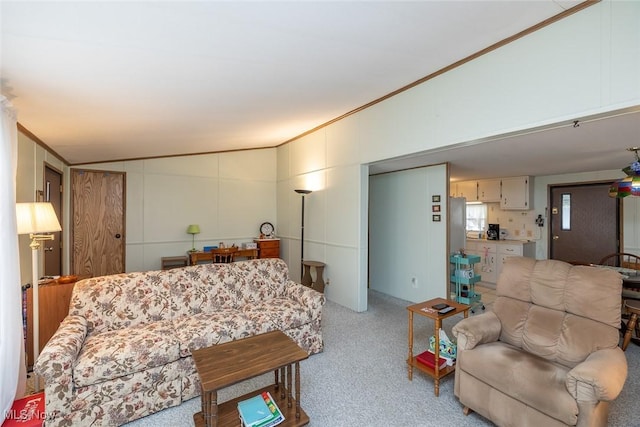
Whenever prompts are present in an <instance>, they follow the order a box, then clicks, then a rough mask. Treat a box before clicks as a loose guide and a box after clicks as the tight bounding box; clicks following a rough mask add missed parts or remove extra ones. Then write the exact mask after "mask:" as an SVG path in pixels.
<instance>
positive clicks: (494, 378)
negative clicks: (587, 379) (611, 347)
mask: <svg viewBox="0 0 640 427" xmlns="http://www.w3.org/2000/svg"><path fill="white" fill-rule="evenodd" d="M456 369H461V370H463V371H464V372H467V373H468V374H470V375H472V376H474V377H475V378H477V379H479V380H480V381H482V382H484V383H486V384H488V385H489V386H491V387H493V388H495V389H497V390H499V391H501V392H502V393H504V394H506V395H508V396H511V397H512V398H514V399H516V400H518V401H520V402H522V403H524V404H525V405H527V406H530V407H533V408H536V409H537V410H539V411H541V412H543V413H545V414H547V415H548V416H550V417H552V418H555V419H557V420H560V421H561V422H563V423H565V424H567V425H575V424H576V422H577V419H578V405H577V402H576V401H575V400H574V399H573V397H571V395H570V394H569V392H568V390H567V388H566V386H565V379H566V376H567V373H568V372H569V369H568V368H566V367H564V366H561V365H558V364H556V363H552V362H549V361H547V360H545V359H543V358H541V357H538V356H536V355H533V354H529V353H526V352H524V351H522V350H520V349H517V348H515V347H513V346H511V345H508V344H504V343H501V342H494V343H489V344H484V345H481V346H478V347H476V348H474V349H473V350H465V351H462V352H460V353H459V355H458V366H457V368H456Z"/></svg>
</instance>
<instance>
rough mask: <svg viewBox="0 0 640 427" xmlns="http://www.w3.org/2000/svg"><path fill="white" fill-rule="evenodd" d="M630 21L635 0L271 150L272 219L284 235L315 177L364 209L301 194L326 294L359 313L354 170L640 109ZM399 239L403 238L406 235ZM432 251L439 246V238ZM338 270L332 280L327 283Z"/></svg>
mask: <svg viewBox="0 0 640 427" xmlns="http://www.w3.org/2000/svg"><path fill="white" fill-rule="evenodd" d="M637 22H640V2H617V1H616V2H611V1H603V2H600V3H598V4H596V5H594V6H591V7H589V8H587V9H585V10H583V11H581V12H578V13H576V14H574V15H571V16H569V17H567V18H565V19H563V20H562V21H560V22H557V23H554V24H552V25H551V26H548V27H546V28H543V29H541V30H539V31H537V32H535V33H533V34H530V35H528V36H526V37H524V38H522V39H520V40H517V41H515V42H513V43H510V44H509V45H507V46H504V47H502V48H500V49H498V50H496V51H493V52H491V53H489V54H487V55H484V56H482V57H480V58H477V59H475V60H474V61H472V62H469V63H467V64H465V65H463V66H461V67H459V68H456V69H454V70H452V71H450V72H447V73H445V74H443V75H440V76H438V77H437V78H434V79H432V80H429V81H427V82H425V83H423V84H421V85H419V86H416V87H414V88H412V89H410V90H408V91H405V92H402V93H400V94H398V95H396V96H394V97H392V98H389V99H387V100H385V101H383V102H381V103H378V104H375V105H373V106H372V107H370V108H367V109H365V110H363V111H360V112H358V113H356V114H354V115H351V116H349V117H347V118H345V119H343V120H340V121H338V122H335V123H332V124H331V125H329V126H327V127H325V128H322V129H320V130H318V131H316V132H314V133H313V134H311V135H307V136H305V137H303V138H300V139H299V140H296V141H294V142H292V143H290V144H286V145H284V146H281V147H279V148H278V221H279V223H281V224H282V223H287V224H289V226H288V232H289V236H290V238H291V239H294V234H293V233H294V230H295V228H296V227H295V224H296V221H297V219H296V216H297V215H299V210H297V209H299V208H297V206H296V205H297V203H295V202H294V200H297V199H295V198H294V196H293V194H294V193H293V189H294V188H296V187H297V186H300V185H304V181H305V180H307V179H313V178H318V181H319V182H320V183H321V185H322V186H326V185H327V183H329V182H330V183H331V188H332V189H336V190H334V191H337V192H338V193H341V194H349V195H351V198H352V199H351V200H353V201H355V200H359V201H360V202H359V203H347V204H346V205H344V206H343V205H342V204H340V202H339V200H341V198H335V199H333V200H330V199H329V197H327V196H326V194H327V193H323V192H319V194H317V195H316V194H315V193H314V195H313V197H309V200H310V201H311V200H314V201H312V202H310V203H313V204H314V209H315V211H316V215H317V216H316V217H313V218H322V221H319V222H318V223H313V221H314V219H312V220H311V221H310V222H311V224H310V225H309V227H310V228H309V232H310V233H312V234H313V237H310V239H312V240H313V241H312V242H310V245H309V246H310V247H311V248H312V249H311V250H312V254H313V256H314V257H315V258H316V259H317V260H319V261H324V262H326V263H327V265H328V270H330V271H331V273H330V275H331V278H332V281H331V285H330V286H329V289H328V290H327V296H328V298H329V299H331V300H333V301H336V302H338V303H340V304H342V305H344V306H346V307H349V308H352V309H354V310H364V309H366V303H364V301H365V299H366V298H364V297H363V296H362V293H364V292H365V291H366V283H367V280H368V276H367V265H366V254H365V251H367V246H366V245H365V244H364V242H363V239H358V238H357V236H356V235H357V234H358V233H360V237H362V236H363V235H364V234H363V233H365V232H366V231H365V227H364V221H363V218H364V217H366V212H367V209H368V207H367V200H366V198H367V197H368V196H367V195H366V185H367V184H366V182H367V180H366V179H364V178H363V177H359V176H358V173H357V172H358V171H359V170H361V166H363V167H366V165H367V164H369V163H371V162H375V161H380V160H384V159H388V158H392V157H396V156H404V155H410V154H413V153H417V152H421V151H426V150H429V149H433V148H437V147H443V146H447V145H451V144H455V143H462V142H469V141H474V140H478V139H481V138H485V137H490V136H494V135H499V134H503V133H505V132H513V131H520V130H522V131H524V130H526V129H530V128H534V127H538V126H542V125H548V124H552V123H557V122H561V121H565V120H569V119H572V118H575V117H579V116H583V115H589V114H596V113H606V112H608V111H614V110H617V109H620V108H624V107H629V106H636V105H640V79H638V77H637V76H638V75H640V32H639V31H638V26H637ZM323 188H327V187H323ZM347 189H350V191H351V193H346V191H349V190H347ZM445 194H446V193H445ZM347 197H348V196H347ZM540 206H542V205H540ZM336 212H339V213H340V215H336V214H335V213H336ZM345 224H346V225H347V226H346V227H345ZM345 228H346V229H347V230H350V231H351V232H350V233H346V235H345V236H340V237H341V239H340V241H341V244H340V245H338V244H336V242H334V241H333V238H331V239H330V238H329V235H328V234H329V233H333V232H334V230H344V229H345ZM305 233H306V232H305ZM401 237H402V236H401ZM404 238H405V239H407V240H408V241H411V240H410V238H411V236H404ZM439 244H440V246H441V247H442V248H443V250H445V249H444V248H446V239H442V241H441V242H439ZM289 246H290V247H289V254H288V256H289V257H290V259H291V260H295V261H296V262H298V261H299V257H298V258H297V259H296V256H295V250H296V249H295V248H294V247H293V246H292V245H289ZM538 246H540V247H542V246H543V245H538ZM306 247H307V246H305V257H307V256H306V254H307V249H306ZM409 250H410V249H409ZM338 254H340V255H341V256H340V255H338ZM290 265H291V264H290ZM337 274H340V275H341V277H340V279H339V281H335V280H334V278H335V276H336V275H337ZM334 285H335V287H334ZM347 288H348V289H347Z"/></svg>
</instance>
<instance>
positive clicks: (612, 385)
mask: <svg viewBox="0 0 640 427" xmlns="http://www.w3.org/2000/svg"><path fill="white" fill-rule="evenodd" d="M627 369H628V368H627V359H626V357H625V355H624V352H623V351H622V350H621V349H620V348H619V347H615V348H607V349H603V350H598V351H595V352H593V353H591V354H590V355H589V357H587V358H586V359H585V361H584V362H582V363H580V364H578V365H576V366H575V367H574V368H573V369H572V370H570V371H569V373H568V374H567V379H566V380H565V385H566V387H567V390H568V391H569V393H570V394H571V396H573V398H574V399H576V400H577V401H578V402H585V401H586V402H598V401H601V400H603V401H612V400H614V399H615V398H616V397H618V395H619V394H620V392H621V391H622V387H623V386H624V382H625V380H626V379H627Z"/></svg>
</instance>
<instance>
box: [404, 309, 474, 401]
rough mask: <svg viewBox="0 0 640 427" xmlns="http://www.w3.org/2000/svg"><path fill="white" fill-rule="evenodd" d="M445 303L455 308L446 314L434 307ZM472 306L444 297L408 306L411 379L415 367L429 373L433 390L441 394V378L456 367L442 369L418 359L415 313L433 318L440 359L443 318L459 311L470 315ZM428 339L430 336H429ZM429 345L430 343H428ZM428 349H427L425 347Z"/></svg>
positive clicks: (436, 350)
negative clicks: (415, 346)
mask: <svg viewBox="0 0 640 427" xmlns="http://www.w3.org/2000/svg"><path fill="white" fill-rule="evenodd" d="M440 303H444V304H447V305H450V306H451V307H454V308H455V310H451V311H450V312H448V313H446V314H439V313H438V310H436V309H434V308H432V307H433V306H434V305H436V304H440ZM470 308H471V307H470V306H468V305H465V304H459V303H457V302H453V301H450V300H447V299H444V298H435V299H432V300H429V301H424V302H420V303H418V304H413V305H410V306H409V307H407V311H408V312H409V357H408V358H407V365H408V370H409V381H411V380H412V379H413V369H414V368H416V369H418V370H419V371H421V372H424V373H425V374H427V375H429V376H430V377H432V378H433V383H434V389H433V392H434V394H435V395H436V396H439V395H440V379H441V378H443V377H445V376H447V375H449V374H450V373H452V372H454V371H455V369H456V367H455V365H453V366H445V367H444V368H442V369H440V368H439V366H438V364H437V363H436V366H435V369H433V368H431V367H429V366H427V365H424V364H422V363H420V362H418V361H417V360H416V357H415V356H414V354H413V315H414V313H415V314H418V315H420V316H424V317H428V318H429V319H433V321H434V323H435V326H434V335H435V338H436V340H435V349H434V350H435V351H434V354H435V360H438V357H440V328H441V327H442V320H443V319H446V318H447V317H451V316H455V315H456V314H458V313H464V317H468V316H469V309H470ZM427 340H428V337H427ZM427 346H428V344H427ZM425 350H426V349H425Z"/></svg>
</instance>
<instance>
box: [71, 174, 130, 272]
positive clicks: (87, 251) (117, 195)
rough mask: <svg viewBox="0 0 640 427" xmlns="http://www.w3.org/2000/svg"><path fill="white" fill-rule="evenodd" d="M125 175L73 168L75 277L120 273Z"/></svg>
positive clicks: (73, 260)
mask: <svg viewBox="0 0 640 427" xmlns="http://www.w3.org/2000/svg"><path fill="white" fill-rule="evenodd" d="M124 189H125V174H124V173H122V172H111V171H93V170H81V169H73V170H72V174H71V192H72V194H71V198H72V199H71V200H72V206H71V210H72V219H73V222H72V224H73V230H72V242H73V249H72V251H71V253H72V259H71V266H72V269H73V273H74V274H77V275H89V276H93V277H95V276H104V275H108V274H116V273H122V272H124V265H125V262H124V260H125V218H124V213H125V193H124Z"/></svg>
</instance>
